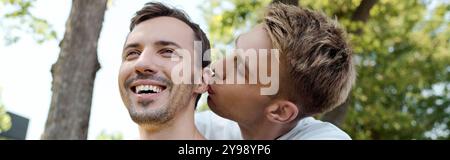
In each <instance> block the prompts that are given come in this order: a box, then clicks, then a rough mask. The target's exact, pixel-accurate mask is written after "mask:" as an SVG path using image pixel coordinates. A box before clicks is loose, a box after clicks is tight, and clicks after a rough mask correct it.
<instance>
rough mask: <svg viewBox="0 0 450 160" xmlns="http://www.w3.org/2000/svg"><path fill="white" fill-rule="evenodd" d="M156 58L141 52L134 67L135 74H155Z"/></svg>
mask: <svg viewBox="0 0 450 160" xmlns="http://www.w3.org/2000/svg"><path fill="white" fill-rule="evenodd" d="M155 58H156V57H155V56H153V54H151V53H146V52H143V53H141V55H140V56H139V58H138V59H137V62H136V65H135V67H134V68H135V71H136V73H140V74H155V73H156V72H157V67H156V66H157V65H156V61H155V60H156V59H155Z"/></svg>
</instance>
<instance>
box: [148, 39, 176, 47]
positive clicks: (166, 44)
mask: <svg viewBox="0 0 450 160" xmlns="http://www.w3.org/2000/svg"><path fill="white" fill-rule="evenodd" d="M154 44H155V45H157V46H171V45H172V46H175V47H178V48H181V46H180V45H179V44H177V43H175V42H172V41H163V40H161V41H156V42H155V43H154Z"/></svg>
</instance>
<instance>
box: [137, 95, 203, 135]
mask: <svg viewBox="0 0 450 160" xmlns="http://www.w3.org/2000/svg"><path fill="white" fill-rule="evenodd" d="M189 104H191V105H189V106H186V107H185V108H183V109H182V110H179V111H178V113H176V114H175V115H174V118H173V119H172V120H170V121H169V122H167V123H166V124H164V125H159V126H153V125H152V126H139V134H140V137H141V139H143V140H201V139H205V138H204V137H203V135H201V133H200V132H199V131H198V129H197V127H196V126H195V124H194V111H195V109H194V103H189Z"/></svg>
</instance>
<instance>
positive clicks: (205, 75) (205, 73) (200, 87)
mask: <svg viewBox="0 0 450 160" xmlns="http://www.w3.org/2000/svg"><path fill="white" fill-rule="evenodd" d="M210 74H211V73H210V70H209V68H205V69H202V83H201V84H197V85H195V86H196V87H195V89H194V92H195V93H198V94H202V93H205V92H207V91H208V82H209V80H210V78H211V75H210Z"/></svg>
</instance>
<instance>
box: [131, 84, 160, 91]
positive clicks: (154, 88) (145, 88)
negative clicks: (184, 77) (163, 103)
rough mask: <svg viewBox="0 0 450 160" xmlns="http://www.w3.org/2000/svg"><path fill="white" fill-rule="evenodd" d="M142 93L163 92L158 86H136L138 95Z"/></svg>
mask: <svg viewBox="0 0 450 160" xmlns="http://www.w3.org/2000/svg"><path fill="white" fill-rule="evenodd" d="M142 91H153V92H156V93H159V92H161V91H162V89H161V88H160V87H158V86H153V85H139V86H136V93H141V92H142Z"/></svg>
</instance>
